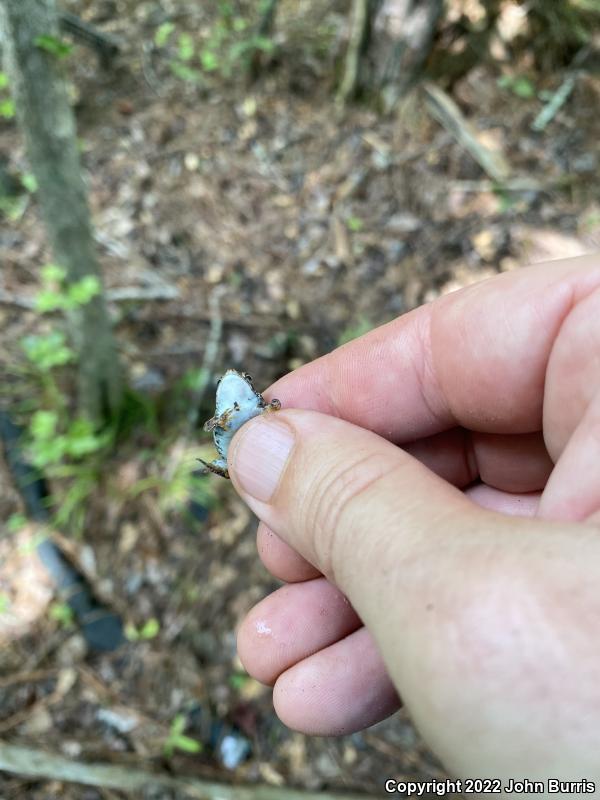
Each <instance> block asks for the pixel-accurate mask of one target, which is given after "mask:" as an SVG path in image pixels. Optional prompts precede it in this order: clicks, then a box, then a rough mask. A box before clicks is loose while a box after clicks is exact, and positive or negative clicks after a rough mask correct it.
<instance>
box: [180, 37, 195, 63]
mask: <svg viewBox="0 0 600 800" xmlns="http://www.w3.org/2000/svg"><path fill="white" fill-rule="evenodd" d="M177 47H178V51H179V58H180V59H181V60H182V61H191V60H192V58H193V57H194V52H195V47H194V40H193V39H192V37H191V36H190V34H189V33H182V34H181V36H180V37H179V39H178V41H177Z"/></svg>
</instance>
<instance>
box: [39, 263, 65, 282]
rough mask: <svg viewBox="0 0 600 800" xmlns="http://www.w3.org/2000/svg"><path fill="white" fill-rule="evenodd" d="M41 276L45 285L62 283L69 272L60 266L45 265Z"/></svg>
mask: <svg viewBox="0 0 600 800" xmlns="http://www.w3.org/2000/svg"><path fill="white" fill-rule="evenodd" d="M40 274H41V276H42V281H43V282H44V283H62V282H63V281H64V280H65V278H66V277H67V270H66V269H65V268H64V267H60V266H59V265H58V264H44V266H43V267H42V269H41V270H40Z"/></svg>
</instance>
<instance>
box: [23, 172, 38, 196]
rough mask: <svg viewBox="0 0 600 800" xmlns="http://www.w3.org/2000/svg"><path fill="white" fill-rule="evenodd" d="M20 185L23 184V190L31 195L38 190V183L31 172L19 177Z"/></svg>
mask: <svg viewBox="0 0 600 800" xmlns="http://www.w3.org/2000/svg"><path fill="white" fill-rule="evenodd" d="M21 183H22V184H23V188H25V189H27V191H28V192H31V193H32V194H33V193H34V192H37V190H38V182H37V180H36V177H35V175H34V174H33V173H32V172H25V173H24V174H23V175H21Z"/></svg>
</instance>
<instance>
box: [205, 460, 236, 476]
mask: <svg viewBox="0 0 600 800" xmlns="http://www.w3.org/2000/svg"><path fill="white" fill-rule="evenodd" d="M198 461H199V462H200V463H201V464H204V467H205V469H204V470H203V472H204V473H206V472H207V471H208V472H214V473H215V475H220V476H221V477H222V478H229V472H228V470H227V461H225V459H224V458H217V459H216V460H215V461H211V462H210V463H209V462H208V461H203V460H202V459H201V458H199V459H198Z"/></svg>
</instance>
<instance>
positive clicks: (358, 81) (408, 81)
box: [338, 0, 443, 111]
mask: <svg viewBox="0 0 600 800" xmlns="http://www.w3.org/2000/svg"><path fill="white" fill-rule="evenodd" d="M442 8H443V0H354V4H353V22H352V28H351V33H350V42H349V45H348V54H347V61H346V65H345V72H344V78H343V81H342V86H341V88H340V92H339V95H338V97H339V98H340V99H342V100H346V99H348V98H350V97H351V96H353V95H355V94H357V93H358V92H359V91H364V92H369V91H370V92H373V93H375V94H378V95H379V96H380V97H381V99H382V105H383V108H384V110H385V111H390V110H391V108H392V107H393V106H394V104H395V103H396V101H397V100H398V99H399V98H400V97H401V96H402V95H404V94H406V93H407V92H408V91H409V90H410V89H411V88H412V86H413V85H414V83H415V82H416V81H417V79H418V78H419V76H420V74H421V70H422V68H423V65H424V63H425V61H426V59H427V57H428V55H429V52H430V48H431V43H432V41H433V36H434V33H435V30H436V27H437V23H438V21H439V19H440V16H441V14H442ZM357 55H360V58H357Z"/></svg>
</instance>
